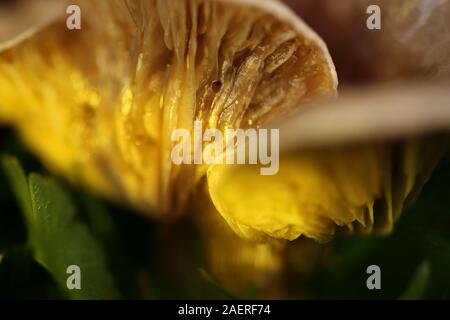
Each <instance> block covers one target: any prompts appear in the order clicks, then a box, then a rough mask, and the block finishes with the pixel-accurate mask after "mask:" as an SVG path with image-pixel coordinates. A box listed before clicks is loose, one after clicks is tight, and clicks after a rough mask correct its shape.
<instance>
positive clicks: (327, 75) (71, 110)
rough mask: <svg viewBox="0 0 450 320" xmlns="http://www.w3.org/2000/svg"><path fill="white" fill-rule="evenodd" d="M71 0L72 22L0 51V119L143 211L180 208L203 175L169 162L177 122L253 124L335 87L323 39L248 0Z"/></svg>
mask: <svg viewBox="0 0 450 320" xmlns="http://www.w3.org/2000/svg"><path fill="white" fill-rule="evenodd" d="M77 3H78V4H80V5H81V9H82V13H83V26H82V30H81V31H77V30H74V31H69V30H67V28H66V26H65V21H64V20H61V21H59V22H55V23H54V24H52V25H51V26H49V27H47V28H45V29H43V30H42V31H40V32H39V33H38V34H37V35H35V36H33V37H32V38H30V39H28V40H26V41H24V42H22V43H21V44H19V45H17V46H15V47H14V48H12V49H9V50H7V51H5V52H2V53H0V120H1V121H2V122H5V123H9V124H13V125H14V126H15V127H16V128H17V129H18V130H19V131H20V133H21V134H22V136H23V137H24V139H25V140H26V142H27V143H28V144H29V145H30V146H31V147H32V148H33V149H34V150H35V151H36V153H37V154H38V155H40V157H41V158H42V159H43V160H44V162H45V163H46V164H47V165H48V166H49V167H50V168H52V169H54V170H56V171H57V172H60V173H62V174H64V175H66V176H69V177H70V178H71V179H72V180H80V181H82V182H87V184H88V185H90V186H91V187H93V188H94V189H95V190H97V191H99V192H100V193H103V194H106V195H108V196H109V197H110V198H113V199H124V200H126V201H128V202H130V203H132V204H133V205H134V206H136V207H138V208H140V209H142V210H144V211H146V212H153V213H156V214H159V215H174V214H177V213H180V212H182V211H184V207H185V203H186V201H187V198H188V196H189V195H190V193H191V190H192V188H193V186H194V184H195V183H196V181H198V179H199V177H201V176H202V175H204V173H205V169H206V168H205V167H204V166H193V165H192V166H174V165H173V164H172V161H171V159H170V152H171V149H172V147H173V142H172V141H171V139H170V137H171V134H172V131H173V130H174V129H177V128H186V129H189V130H190V129H192V126H193V123H194V120H196V119H198V120H202V122H203V124H204V128H205V129H206V128H208V127H209V128H219V129H224V128H227V127H241V126H249V125H250V124H252V125H253V126H258V125H261V124H264V123H266V122H268V121H269V120H271V119H273V118H277V117H279V116H280V115H281V114H283V113H286V112H287V111H289V110H291V109H293V108H295V107H298V106H299V105H301V103H302V102H304V101H308V100H310V99H313V98H315V97H319V96H326V95H334V94H335V90H336V79H335V75H334V69H333V66H332V65H331V64H330V60H329V57H328V53H327V52H325V51H324V50H325V49H324V47H323V46H322V45H321V44H320V45H319V44H318V43H316V42H317V41H315V40H313V39H316V38H314V37H312V38H310V37H309V35H307V34H305V35H303V34H302V31H301V30H299V29H298V28H296V27H294V26H291V25H290V24H287V23H285V22H284V21H280V20H279V19H278V18H276V17H275V16H274V15H272V13H271V12H265V11H264V10H263V9H261V8H260V7H262V6H259V5H258V6H255V4H254V2H253V5H252V6H247V5H245V3H247V1H242V5H241V4H239V2H236V1H233V2H229V1H212V0H190V1H187V0H186V1H185V0H160V1H159V0H158V1H157V0H139V1H122V0H108V1H106V0H105V1H78V2H77ZM265 3H266V4H269V3H270V4H271V5H276V6H277V7H278V4H275V1H268V2H265ZM280 6H281V5H280ZM291 18H292V17H291ZM299 23H300V22H299ZM306 30H308V29H306Z"/></svg>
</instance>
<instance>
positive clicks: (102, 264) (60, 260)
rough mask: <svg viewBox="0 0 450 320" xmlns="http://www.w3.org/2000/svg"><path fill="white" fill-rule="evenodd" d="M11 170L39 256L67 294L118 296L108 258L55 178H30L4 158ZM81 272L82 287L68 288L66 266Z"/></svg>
mask: <svg viewBox="0 0 450 320" xmlns="http://www.w3.org/2000/svg"><path fill="white" fill-rule="evenodd" d="M3 166H4V168H5V171H6V172H8V175H9V178H10V181H11V185H12V187H13V189H14V191H15V194H16V196H17V199H18V200H19V203H20V207H21V209H22V211H23V213H24V216H25V220H26V225H27V229H28V232H29V246H30V248H31V249H32V252H33V255H34V258H35V259H36V261H37V262H39V263H40V264H41V265H42V266H43V267H44V268H45V269H46V270H48V272H49V273H50V274H51V275H52V276H53V278H54V279H55V281H56V283H57V284H58V287H59V290H60V291H61V293H62V295H63V296H64V297H68V298H71V299H105V298H110V299H114V298H118V297H119V294H118V291H117V289H116V287H115V284H114V280H113V278H112V276H111V274H110V272H109V271H108V268H107V265H106V257H105V254H104V253H103V251H102V250H101V247H100V246H99V244H98V243H97V242H96V240H95V238H94V237H93V236H92V234H91V233H90V231H89V229H88V228H87V227H86V226H85V225H84V224H82V223H81V222H80V221H78V220H77V217H76V210H75V207H74V205H73V203H72V201H71V200H70V198H69V196H68V195H67V193H66V192H65V191H64V189H63V188H62V187H61V186H60V185H59V184H58V183H57V182H55V181H53V180H51V179H47V178H43V177H41V176H40V175H37V174H31V175H30V176H29V178H28V179H27V178H26V176H25V174H24V172H23V170H22V169H21V168H20V165H19V163H18V162H17V160H15V159H13V158H10V157H5V158H4V159H3ZM70 265H77V266H79V267H80V269H81V270H82V288H81V290H69V289H68V288H67V285H66V281H67V277H68V274H67V273H66V270H67V268H68V267H69V266H70Z"/></svg>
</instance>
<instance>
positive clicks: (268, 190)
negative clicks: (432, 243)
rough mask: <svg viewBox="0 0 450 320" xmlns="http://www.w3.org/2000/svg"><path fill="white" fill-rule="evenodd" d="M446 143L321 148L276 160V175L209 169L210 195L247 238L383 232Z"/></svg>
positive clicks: (255, 169) (243, 169)
mask: <svg viewBox="0 0 450 320" xmlns="http://www.w3.org/2000/svg"><path fill="white" fill-rule="evenodd" d="M444 146H445V143H442V141H440V140H439V139H437V140H434V142H433V143H432V142H430V141H427V140H426V139H413V140H411V141H409V142H407V143H402V144H396V145H395V144H392V145H391V144H388V143H385V144H369V145H365V146H355V147H340V148H324V149H320V150H318V149H314V150H305V151H301V152H300V151H299V152H295V153H291V154H283V155H282V156H281V161H280V171H279V173H278V174H277V175H274V176H262V175H260V172H259V168H258V167H257V166H250V165H249V166H239V165H235V166H226V165H215V166H213V167H211V168H210V169H209V171H208V183H209V193H210V195H211V198H212V201H213V203H214V205H215V206H216V208H217V209H218V211H219V212H220V213H221V214H222V216H223V217H224V218H225V219H226V220H227V222H228V223H229V224H230V226H231V227H232V228H233V230H234V231H235V232H236V233H237V234H239V235H240V236H242V237H244V238H247V239H253V240H254V239H257V240H266V239H268V238H277V239H286V240H294V239H296V238H298V237H299V236H301V235H305V236H308V237H310V238H313V239H316V240H318V241H319V242H326V241H329V240H330V239H331V238H332V236H333V235H334V234H335V231H336V228H337V227H338V226H341V227H345V229H348V230H350V231H353V230H358V231H361V232H364V233H370V232H377V233H381V234H386V233H389V232H390V231H391V230H392V228H393V224H394V222H395V220H396V219H397V218H398V217H399V214H400V212H401V211H402V210H403V208H404V206H405V204H406V203H407V202H408V200H410V199H411V197H412V196H413V195H414V194H415V192H416V191H417V189H418V188H420V186H422V185H423V183H424V181H425V180H426V179H427V178H428V177H429V174H430V172H431V170H432V168H434V166H435V165H436V161H437V159H439V157H440V156H441V155H442V152H443V150H445V147H444Z"/></svg>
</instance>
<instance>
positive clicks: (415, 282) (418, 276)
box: [400, 260, 431, 300]
mask: <svg viewBox="0 0 450 320" xmlns="http://www.w3.org/2000/svg"><path fill="white" fill-rule="evenodd" d="M430 274H431V265H430V263H429V262H428V261H427V260H425V261H424V262H422V263H421V264H420V265H419V267H418V268H417V270H416V272H415V273H414V275H413V277H412V279H411V282H410V284H409V286H408V288H407V289H406V291H405V292H404V293H403V294H402V296H401V297H400V299H401V300H419V299H422V298H423V297H424V295H425V292H426V289H427V285H428V282H429V279H430Z"/></svg>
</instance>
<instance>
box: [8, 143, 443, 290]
mask: <svg viewBox="0 0 450 320" xmlns="http://www.w3.org/2000/svg"><path fill="white" fill-rule="evenodd" d="M8 141H11V139H8ZM12 141H14V139H13V140H12ZM24 149H25V148H23V147H20V146H19V145H16V144H13V143H12V144H11V145H10V146H8V147H5V145H4V144H3V145H2V150H8V151H9V152H12V153H14V154H15V155H18V157H19V158H20V162H21V163H22V164H24V165H25V168H27V169H28V170H31V171H34V172H45V170H44V169H42V168H41V166H40V165H39V163H38V162H37V161H36V160H35V159H34V158H33V157H32V156H30V155H29V154H27V152H26V151H24ZM449 181H450V159H445V160H444V161H443V162H442V163H441V164H440V166H439V167H438V168H437V171H436V172H435V174H434V175H433V177H432V179H431V180H430V181H429V183H427V184H426V186H425V188H424V190H423V192H422V194H421V196H420V197H419V198H418V200H417V201H416V202H415V203H414V204H413V205H412V206H411V207H410V208H409V209H408V210H407V211H406V212H404V213H403V215H402V217H401V219H400V221H399V223H398V224H397V226H396V228H395V231H394V233H393V234H392V235H390V236H388V237H374V236H370V237H356V236H351V237H348V236H344V235H341V236H339V237H338V238H337V239H336V240H335V241H333V243H332V244H331V245H330V249H331V250H330V251H329V256H327V259H326V262H325V263H323V264H322V265H321V266H320V267H317V268H316V269H315V270H314V272H313V275H312V276H311V277H308V278H307V279H300V278H297V277H296V274H289V276H288V278H287V279H284V280H283V281H286V283H288V287H289V288H291V289H293V292H296V293H297V292H298V291H296V290H297V289H298V287H299V286H301V288H302V289H303V290H302V294H303V295H302V296H301V297H302V298H319V299H328V298H331V299H336V298H340V299H355V298H356V299H448V298H450V289H449V288H450V272H449V270H450V228H449V226H450V201H449V199H448V195H449V194H450V192H449V191H450V190H449V185H448V182H449ZM20 213H22V215H20ZM180 239H181V240H180ZM203 250H204V248H203V244H202V240H201V237H199V234H198V230H197V229H196V228H195V226H193V225H191V224H189V223H186V221H182V222H181V223H179V224H176V226H175V227H171V228H167V226H166V225H164V224H162V223H158V222H152V221H150V220H149V219H146V218H142V217H140V216H139V215H136V214H132V212H130V210H128V209H124V208H121V207H118V206H116V205H113V204H111V203H108V202H105V201H103V200H100V199H99V198H97V197H95V196H94V195H92V194H91V193H89V192H87V191H85V190H81V189H79V188H76V187H71V186H66V185H62V184H61V183H60V182H58V181H57V180H56V179H55V178H46V177H44V176H42V175H40V174H35V173H32V174H30V175H26V174H25V172H24V171H23V170H22V168H21V166H20V165H19V161H18V160H16V159H15V158H12V157H3V158H2V166H0V298H19V299H20V298H36V299H53V298H59V299H61V298H62V299H91V298H92V299H116V298H127V299H134V298H171V299H173V298H185V299H186V298H188V299H199V298H221V299H223V298H229V299H236V296H235V295H234V294H232V293H230V291H229V290H228V289H227V288H226V286H225V285H224V284H222V283H220V282H219V281H218V280H217V279H216V278H215V277H214V275H213V274H212V273H211V272H209V270H207V268H206V267H205V266H206V265H207V264H206V263H205V259H204V253H203ZM230 254H232V253H230ZM371 264H376V265H379V266H380V268H381V272H382V278H381V279H382V280H381V285H382V290H368V289H367V287H366V279H367V277H368V275H367V273H366V268H367V266H369V265H371ZM70 265H78V266H79V267H80V268H81V279H82V281H81V287H82V289H81V290H68V289H67V286H66V281H67V278H68V276H69V275H68V274H67V273H66V270H67V267H68V266H70ZM199 267H200V268H199ZM259 296H260V295H259V293H258V290H256V291H255V293H254V294H253V295H251V297H259ZM239 297H247V295H245V294H244V295H243V294H242V293H241V292H239ZM291 297H292V298H295V297H297V296H291Z"/></svg>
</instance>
